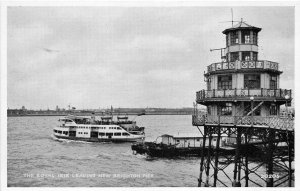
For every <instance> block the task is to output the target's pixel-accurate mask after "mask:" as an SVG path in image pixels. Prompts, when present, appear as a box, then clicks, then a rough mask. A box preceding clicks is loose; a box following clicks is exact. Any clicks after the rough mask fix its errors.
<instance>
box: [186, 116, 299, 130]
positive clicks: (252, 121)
mask: <svg viewBox="0 0 300 191" xmlns="http://www.w3.org/2000/svg"><path fill="white" fill-rule="evenodd" d="M192 120H193V125H194V126H203V125H223V126H234V125H236V126H248V127H249V126H253V127H265V128H274V129H282V130H294V119H292V118H290V117H284V118H281V117H279V116H272V117H260V116H222V115H218V116H214V115H207V116H206V115H193V119H192Z"/></svg>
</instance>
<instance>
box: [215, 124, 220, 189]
mask: <svg viewBox="0 0 300 191" xmlns="http://www.w3.org/2000/svg"><path fill="white" fill-rule="evenodd" d="M220 138H221V127H220V126H219V127H218V138H217V143H216V144H217V145H216V150H215V171H214V187H216V186H217V179H218V162H219V147H220Z"/></svg>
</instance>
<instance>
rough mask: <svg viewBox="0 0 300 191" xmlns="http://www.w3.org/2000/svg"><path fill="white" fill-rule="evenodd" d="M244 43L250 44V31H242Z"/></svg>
mask: <svg viewBox="0 0 300 191" xmlns="http://www.w3.org/2000/svg"><path fill="white" fill-rule="evenodd" d="M242 43H244V44H250V31H242Z"/></svg>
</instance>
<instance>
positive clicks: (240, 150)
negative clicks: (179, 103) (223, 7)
mask: <svg viewBox="0 0 300 191" xmlns="http://www.w3.org/2000/svg"><path fill="white" fill-rule="evenodd" d="M260 31H261V28H258V27H255V26H252V25H249V24H247V23H245V22H244V21H243V20H241V21H240V22H238V23H237V24H236V25H235V26H232V27H231V28H227V29H225V30H224V31H223V34H224V35H225V37H226V47H225V48H221V49H219V50H220V51H221V62H218V63H212V64H210V65H208V66H207V72H206V73H205V74H204V79H205V81H206V84H207V87H206V90H204V89H203V90H200V91H198V92H196V107H195V110H194V111H195V112H194V115H193V125H194V126H197V127H198V128H199V130H200V132H201V133H202V134H203V136H204V138H203V149H202V150H203V152H207V153H206V154H205V153H203V155H202V158H201V164H200V176H199V186H202V185H205V186H216V185H217V182H219V183H220V184H221V185H223V186H228V185H226V183H225V182H226V181H222V180H221V179H220V178H218V173H219V172H221V173H225V172H226V171H225V169H224V166H223V167H220V166H219V159H220V157H221V155H222V153H221V152H220V148H219V144H220V138H218V139H213V140H212V135H213V134H217V135H218V137H220V136H221V134H227V135H228V137H231V138H234V139H235V144H234V146H233V147H234V148H235V154H234V155H233V156H232V158H230V157H229V156H224V157H225V159H226V160H227V163H228V165H227V166H226V165H225V166H226V167H225V168H227V167H230V166H233V171H232V172H233V177H230V175H228V174H226V173H225V175H226V176H225V177H227V178H228V179H229V180H230V181H229V182H230V183H231V186H241V181H243V183H244V185H245V186H248V185H249V182H252V183H253V184H256V181H255V179H251V176H257V177H256V178H259V179H261V180H263V181H264V182H265V183H266V186H279V185H282V184H284V183H285V182H287V181H289V186H291V185H292V183H291V181H292V173H293V170H292V160H293V148H294V142H293V140H294V122H293V117H292V116H287V115H285V116H280V106H281V105H284V104H285V106H286V107H287V106H288V105H290V104H291V100H292V91H291V90H287V89H281V88H280V86H279V85H280V83H279V79H280V74H282V71H280V69H279V64H278V63H277V62H273V61H269V60H261V59H259V51H258V34H259V32H260ZM199 104H200V105H204V106H206V107H207V113H206V114H204V115H203V114H201V113H200V112H198V110H197V105H199ZM201 126H203V127H204V128H202V127H201ZM254 140H255V141H254ZM213 141H215V143H212V142H213ZM212 145H216V147H215V148H212ZM250 146H251V148H260V150H261V152H262V154H260V156H261V159H257V160H259V161H260V162H261V163H259V162H258V163H259V165H260V166H259V165H258V166H259V167H262V166H264V167H265V169H266V172H265V174H258V173H257V172H255V171H256V170H258V169H259V167H258V168H257V169H255V168H256V167H257V166H256V167H253V168H254V169H250V168H249V166H248V165H249V160H248V152H249V151H250V150H249V148H250ZM247 149H248V150H247ZM285 151H287V152H285ZM231 159H232V160H231ZM279 159H280V160H279ZM251 160H252V159H251ZM286 161H288V162H286ZM230 162H233V165H229V163H230ZM262 163H263V165H261V164H262ZM255 164H257V162H256V163H255ZM274 165H275V166H276V168H277V167H278V166H279V167H280V168H281V170H283V171H284V172H286V174H285V175H283V174H281V175H282V177H279V178H277V179H276V178H275V177H274V172H273V167H274ZM210 171H213V172H210ZM242 171H243V173H242ZM210 173H211V175H210ZM275 175H276V174H275ZM203 177H205V178H203ZM211 178H212V179H213V182H210V179H211ZM274 178H275V179H274ZM253 180H254V181H253ZM227 181H228V180H227ZM258 186H262V185H261V184H258Z"/></svg>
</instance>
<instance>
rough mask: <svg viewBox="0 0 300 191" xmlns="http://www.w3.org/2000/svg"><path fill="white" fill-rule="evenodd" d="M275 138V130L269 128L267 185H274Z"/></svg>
mask: <svg viewBox="0 0 300 191" xmlns="http://www.w3.org/2000/svg"><path fill="white" fill-rule="evenodd" d="M274 138H275V132H274V130H271V129H270V130H269V141H268V142H269V143H268V151H267V153H268V156H267V160H268V161H267V164H268V166H267V167H268V168H267V176H268V177H267V179H266V182H267V187H273V183H274V181H273V151H274Z"/></svg>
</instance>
